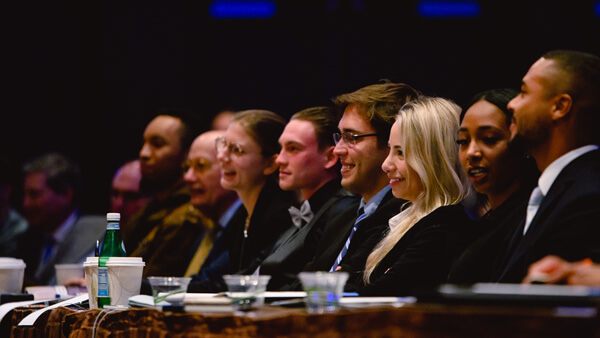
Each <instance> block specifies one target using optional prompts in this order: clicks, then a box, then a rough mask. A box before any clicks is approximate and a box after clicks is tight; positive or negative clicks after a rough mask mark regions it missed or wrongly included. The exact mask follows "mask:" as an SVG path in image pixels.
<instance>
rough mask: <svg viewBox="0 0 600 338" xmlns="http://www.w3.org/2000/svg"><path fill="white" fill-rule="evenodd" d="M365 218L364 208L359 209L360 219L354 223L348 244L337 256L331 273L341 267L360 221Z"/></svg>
mask: <svg viewBox="0 0 600 338" xmlns="http://www.w3.org/2000/svg"><path fill="white" fill-rule="evenodd" d="M365 217H367V214H365V209H364V208H360V209H358V218H357V219H356V221H354V227H352V231H351V232H350V236H348V239H347V240H346V243H345V244H344V247H343V248H342V251H340V254H339V255H338V256H337V258H336V260H335V263H333V266H332V267H331V269H329V271H330V272H333V271H335V270H336V269H337V268H338V266H340V262H341V261H342V258H344V256H345V255H346V253H347V252H348V247H349V246H350V241H351V240H352V236H353V235H354V233H355V232H356V229H358V223H360V221H362V220H363V219H364V218H365Z"/></svg>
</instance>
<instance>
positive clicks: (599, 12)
mask: <svg viewBox="0 0 600 338" xmlns="http://www.w3.org/2000/svg"><path fill="white" fill-rule="evenodd" d="M594 11H595V12H596V16H600V1H596V4H594Z"/></svg>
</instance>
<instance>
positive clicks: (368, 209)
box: [358, 185, 392, 217]
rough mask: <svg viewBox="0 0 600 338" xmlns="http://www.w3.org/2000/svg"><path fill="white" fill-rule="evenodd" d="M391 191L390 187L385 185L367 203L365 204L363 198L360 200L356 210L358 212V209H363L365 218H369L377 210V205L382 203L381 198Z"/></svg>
mask: <svg viewBox="0 0 600 338" xmlns="http://www.w3.org/2000/svg"><path fill="white" fill-rule="evenodd" d="M391 189H392V187H390V186H389V185H386V186H385V187H384V188H383V189H381V190H379V192H378V193H377V194H375V196H373V197H372V198H371V199H370V200H369V202H367V203H365V199H364V198H361V199H360V205H359V207H358V209H359V210H360V208H364V210H365V215H366V216H365V217H369V216H370V215H371V214H372V213H374V212H375V210H377V208H378V207H379V204H380V203H381V201H383V198H384V197H385V195H386V194H387V193H388V192H389V191H390V190H391Z"/></svg>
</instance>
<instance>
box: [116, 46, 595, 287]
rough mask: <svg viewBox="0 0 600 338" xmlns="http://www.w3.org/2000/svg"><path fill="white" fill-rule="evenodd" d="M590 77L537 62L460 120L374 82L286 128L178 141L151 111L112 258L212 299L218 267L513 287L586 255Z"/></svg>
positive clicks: (292, 279) (360, 282) (442, 106)
mask: <svg viewBox="0 0 600 338" xmlns="http://www.w3.org/2000/svg"><path fill="white" fill-rule="evenodd" d="M599 69H600V62H599V60H598V57H596V56H593V55H589V54H585V53H580V52H573V51H553V52H549V53H547V54H545V55H544V56H543V57H542V58H540V59H539V60H538V61H537V62H536V63H535V64H534V65H533V66H532V67H531V68H530V70H529V71H528V73H527V74H526V75H525V77H524V78H523V83H522V88H521V92H520V93H518V92H517V91H514V90H510V89H499V90H492V91H487V92H484V93H481V94H478V95H476V96H475V97H474V99H473V101H472V102H471V103H470V104H469V105H468V106H467V107H466V109H465V111H464V112H462V114H461V108H460V107H459V106H457V105H456V104H454V103H453V102H452V101H450V100H447V99H443V98H436V97H427V96H425V95H423V94H421V93H420V92H419V91H418V90H416V89H413V88H411V87H410V86H408V85H406V84H396V83H390V82H384V83H379V84H374V85H370V86H367V87H364V88H361V89H359V90H357V91H355V92H352V93H348V94H343V95H340V96H338V97H336V98H335V99H334V100H333V103H334V105H333V107H314V108H309V109H305V110H302V111H300V112H298V113H296V114H295V115H293V116H292V118H291V120H290V121H289V122H288V123H286V121H285V120H284V119H283V118H281V117H280V116H279V115H277V114H275V113H272V112H270V111H264V110H248V111H243V112H239V113H236V114H235V115H234V117H233V119H232V120H231V122H230V123H229V124H228V127H227V129H226V130H225V131H210V132H206V133H203V134H201V135H200V136H198V137H197V138H195V139H194V136H195V135H196V134H194V132H193V128H190V127H189V126H188V123H187V122H186V121H187V118H186V117H185V116H183V115H178V116H176V115H168V114H162V115H159V116H157V117H156V118H155V119H153V120H152V121H151V122H150V124H148V126H147V128H146V130H145V132H144V145H143V147H142V149H141V151H140V163H141V168H140V171H141V174H142V182H141V185H142V187H143V188H144V189H146V190H149V191H153V196H152V197H151V198H150V200H149V201H148V202H146V204H145V205H144V206H142V208H141V209H140V210H139V211H138V212H137V213H136V214H135V215H134V216H133V217H132V218H131V219H130V220H129V221H128V222H127V223H126V224H123V226H122V231H123V237H124V241H125V247H126V248H127V251H128V253H129V254H130V255H132V256H141V257H143V259H144V261H145V262H146V269H145V271H144V276H145V277H147V276H153V275H173V276H177V275H187V276H192V277H193V280H192V282H191V283H190V285H189V289H188V291H190V292H218V291H224V290H225V288H226V287H225V284H224V282H223V280H222V276H223V275H224V274H232V273H236V274H253V273H259V274H264V275H271V276H272V278H271V281H270V283H269V286H268V287H269V289H271V290H293V289H299V288H300V283H299V281H298V280H297V278H296V275H297V273H298V272H300V271H346V272H348V273H350V276H351V277H350V279H349V281H348V283H347V285H346V289H347V290H348V291H357V292H359V293H360V294H361V295H406V294H410V293H411V292H413V291H414V290H415V289H416V288H421V287H426V286H432V285H437V284H441V283H446V282H450V283H474V282H510V283H518V282H521V281H523V280H526V281H528V280H531V279H532V278H534V277H535V276H534V277H531V274H537V275H540V274H541V273H542V272H543V271H541V269H538V271H532V272H531V274H530V275H529V276H527V277H526V275H527V272H528V268H529V267H530V266H531V265H532V264H533V263H535V262H536V261H538V260H540V259H542V258H543V257H544V256H546V255H555V256H558V257H562V258H563V259H565V260H567V261H571V262H572V261H578V260H583V259H590V260H592V261H600V243H599V240H600V237H599V236H598V235H599V233H598V232H599V230H598V229H599V228H598V227H597V225H596V223H597V219H598V217H600V208H598V207H597V206H598V202H600V180H599V178H600V168H599V165H600V161H599V156H600V155H599V153H600V151H599V150H598V146H597V144H598V143H599V142H598V137H597V135H596V133H595V131H594V130H593V129H594V126H595V125H597V123H598V115H599V114H598V111H600V107H599V103H598V97H597V93H598V89H599V87H600V85H599V77H598V72H599ZM565 78H566V79H568V80H569V81H565V80H564V79H565ZM192 141H193V143H192ZM186 145H191V146H186ZM188 148H189V151H188ZM180 163H184V165H183V167H184V174H183V175H182V174H181V165H180ZM540 174H541V175H540ZM469 181H470V182H469ZM186 183H187V184H186ZM536 186H537V187H536ZM534 188H535V189H534ZM473 189H474V190H475V191H476V193H475V192H474V191H471V190H473ZM532 191H533V192H534V194H532ZM539 191H541V193H542V196H543V198H542V199H541V204H540V202H539V198H538V197H537V196H538V194H537V192H539ZM469 192H472V194H470V193H469ZM534 200H535V201H536V202H537V203H536V205H528V204H531V203H530V202H533V201H534ZM480 216H481V217H480ZM534 266H535V265H534Z"/></svg>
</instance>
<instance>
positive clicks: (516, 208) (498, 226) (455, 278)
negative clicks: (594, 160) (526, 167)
mask: <svg viewBox="0 0 600 338" xmlns="http://www.w3.org/2000/svg"><path fill="white" fill-rule="evenodd" d="M536 170H537V169H536ZM536 185H537V175H532V176H531V177H530V178H527V179H526V180H525V181H523V183H522V184H521V187H520V189H519V190H517V191H515V192H514V193H513V194H512V195H511V196H510V197H509V198H508V199H506V201H504V203H502V205H500V206H498V207H497V208H496V209H494V210H490V211H488V212H487V213H486V214H485V215H484V216H483V217H482V218H481V219H479V220H478V221H474V222H473V224H472V227H471V229H470V230H469V233H468V234H467V236H471V238H473V240H472V241H471V242H470V244H469V245H468V246H467V248H466V249H465V250H464V251H463V252H462V253H461V254H460V255H459V256H458V258H457V259H456V260H455V261H454V263H452V267H451V268H450V273H449V275H448V283H451V284H473V283H489V282H492V281H493V278H494V277H495V276H494V273H495V271H496V270H497V269H498V267H499V265H500V264H501V263H502V260H503V259H504V256H506V249H507V248H508V244H509V242H510V239H511V237H512V235H513V233H514V232H515V229H516V228H517V227H518V226H519V225H520V224H521V222H522V221H523V215H525V212H526V210H527V202H528V200H529V196H530V195H531V191H532V190H533V188H534V187H535V186H536Z"/></svg>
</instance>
